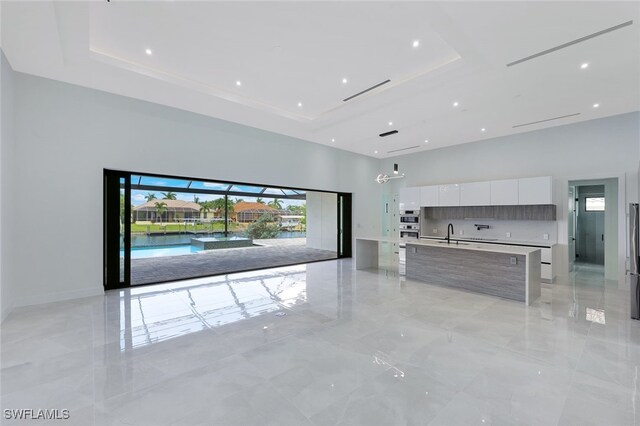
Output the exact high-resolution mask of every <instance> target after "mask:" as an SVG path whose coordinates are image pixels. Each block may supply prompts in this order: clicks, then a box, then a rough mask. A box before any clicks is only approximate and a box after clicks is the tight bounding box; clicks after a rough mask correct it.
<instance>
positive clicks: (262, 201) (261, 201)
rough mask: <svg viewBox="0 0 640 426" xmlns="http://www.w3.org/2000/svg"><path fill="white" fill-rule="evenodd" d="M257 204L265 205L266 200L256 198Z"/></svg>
mask: <svg viewBox="0 0 640 426" xmlns="http://www.w3.org/2000/svg"><path fill="white" fill-rule="evenodd" d="M256 203H260V204H265V202H264V200H263V199H262V198H260V197H258V198H256Z"/></svg>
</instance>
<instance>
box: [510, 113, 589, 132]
mask: <svg viewBox="0 0 640 426" xmlns="http://www.w3.org/2000/svg"><path fill="white" fill-rule="evenodd" d="M576 115H580V113H579V112H576V113H575V114H568V115H561V116H559V117H553V118H547V119H545V120H538V121H532V122H531V123H522V124H516V125H515V126H513V128H514V129H515V128H516V127H524V126H531V125H532V124H538V123H545V122H547V121H553V120H560V119H561V118H567V117H575V116H576Z"/></svg>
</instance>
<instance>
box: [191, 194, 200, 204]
mask: <svg viewBox="0 0 640 426" xmlns="http://www.w3.org/2000/svg"><path fill="white" fill-rule="evenodd" d="M193 202H194V203H196V204H200V197H198V196H195V195H194V196H193Z"/></svg>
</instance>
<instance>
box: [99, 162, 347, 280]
mask: <svg viewBox="0 0 640 426" xmlns="http://www.w3.org/2000/svg"><path fill="white" fill-rule="evenodd" d="M104 177H105V187H104V285H105V288H106V289H113V288H126V287H129V286H136V285H144V284H155V283H160V282H168V281H177V280H184V279H191V278H198V277H205V276H213V275H220V274H228V273H235V272H243V271H251V270H258V269H265V268H272V267H279V266H287V265H294V264H302V263H310V262H317V261H323V260H333V259H338V258H343V257H351V232H352V230H351V220H352V218H351V194H348V193H336V192H331V191H317V190H307V189H301V188H285V187H275V186H270V185H260V184H249V183H238V182H226V181H213V180H206V179H195V178H189V177H178V176H166V175H154V174H139V173H134V172H125V171H115V170H105V174H104Z"/></svg>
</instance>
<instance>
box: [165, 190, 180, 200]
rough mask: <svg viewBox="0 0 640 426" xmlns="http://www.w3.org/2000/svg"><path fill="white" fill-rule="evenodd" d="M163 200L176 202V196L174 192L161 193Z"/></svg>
mask: <svg viewBox="0 0 640 426" xmlns="http://www.w3.org/2000/svg"><path fill="white" fill-rule="evenodd" d="M161 194H162V199H163V200H176V199H177V198H178V196H177V195H176V193H175V192H171V191H169V192H161Z"/></svg>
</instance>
